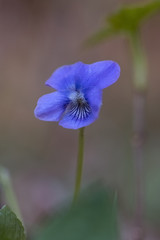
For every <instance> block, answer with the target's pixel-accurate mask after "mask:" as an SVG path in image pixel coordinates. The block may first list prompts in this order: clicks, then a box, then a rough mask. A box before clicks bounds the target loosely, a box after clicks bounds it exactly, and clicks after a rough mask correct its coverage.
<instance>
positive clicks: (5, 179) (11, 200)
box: [0, 166, 23, 222]
mask: <svg viewBox="0 0 160 240" xmlns="http://www.w3.org/2000/svg"><path fill="white" fill-rule="evenodd" d="M0 186H2V191H3V193H4V197H5V202H6V205H8V206H9V207H10V208H11V210H12V211H13V212H14V213H15V214H16V216H17V218H18V219H19V220H21V221H22V215H21V212H20V209H19V205H18V202H17V199H16V196H15V193H14V190H13V187H12V182H11V177H10V174H9V171H8V170H7V169H6V168H4V167H2V166H0ZM22 222H23V221H22Z"/></svg>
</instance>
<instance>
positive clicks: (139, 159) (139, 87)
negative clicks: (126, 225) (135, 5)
mask: <svg viewBox="0 0 160 240" xmlns="http://www.w3.org/2000/svg"><path fill="white" fill-rule="evenodd" d="M130 43H131V49H132V57H133V74H134V76H133V140H132V144H133V161H134V164H135V173H136V183H135V184H136V210H135V215H136V216H135V217H136V224H137V227H138V229H137V230H138V233H137V238H136V240H143V239H144V238H145V229H144V228H145V227H144V205H145V201H144V200H145V197H144V143H145V133H146V129H145V125H146V121H145V119H146V92H147V67H146V58H145V55H144V53H143V48H142V44H141V42H140V34H139V32H138V31H136V32H133V33H132V34H130Z"/></svg>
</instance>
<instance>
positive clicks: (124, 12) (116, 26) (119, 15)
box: [88, 0, 160, 45]
mask: <svg viewBox="0 0 160 240" xmlns="http://www.w3.org/2000/svg"><path fill="white" fill-rule="evenodd" d="M158 10H160V1H158V0H157V1H152V2H148V3H141V4H136V5H135V4H134V5H125V6H124V7H122V8H121V9H119V10H118V11H117V12H116V13H113V14H111V15H110V16H108V17H107V18H106V26H105V27H104V28H103V29H102V30H100V31H99V32H97V33H96V34H95V35H94V36H92V37H91V38H90V39H89V40H88V44H90V45H93V44H96V43H99V42H100V41H102V40H104V39H106V38H108V37H111V36H112V35H114V34H119V33H134V32H135V31H137V30H138V28H139V26H140V24H141V23H142V20H145V19H147V18H149V17H150V16H152V15H153V14H154V13H155V12H156V11H158Z"/></svg>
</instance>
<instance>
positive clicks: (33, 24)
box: [0, 0, 160, 239]
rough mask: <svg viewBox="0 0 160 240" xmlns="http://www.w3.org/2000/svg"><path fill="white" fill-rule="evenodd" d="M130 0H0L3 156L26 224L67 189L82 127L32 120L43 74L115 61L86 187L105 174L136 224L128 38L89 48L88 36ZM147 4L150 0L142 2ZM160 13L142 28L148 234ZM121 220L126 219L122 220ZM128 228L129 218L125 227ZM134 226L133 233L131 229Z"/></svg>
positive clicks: (88, 155) (154, 184)
mask: <svg viewBox="0 0 160 240" xmlns="http://www.w3.org/2000/svg"><path fill="white" fill-rule="evenodd" d="M133 2H134V3H136V2H140V1H131V0H128V1H125V0H121V1H120V0H81V1H79V0H68V1H66V0H46V1H41V0H0V79H1V81H0V109H1V118H0V119H1V120H0V122H1V124H0V136H1V137H0V159H1V164H2V165H3V166H5V167H7V168H8V169H9V170H10V172H11V175H12V178H13V184H14V188H15V191H16V193H17V197H18V201H19V204H20V207H21V210H22V214H23V217H24V221H25V223H26V226H27V227H28V229H30V230H32V225H33V224H35V225H36V224H38V223H39V222H40V221H41V220H42V219H43V218H44V217H45V216H46V215H47V212H48V211H49V209H51V208H52V209H56V208H57V206H58V205H59V204H60V203H62V202H63V201H64V200H65V199H66V198H68V197H70V196H71V194H72V191H73V186H74V176H75V167H76V155H77V134H78V132H77V131H74V130H67V129H63V128H62V127H60V126H58V124H57V123H48V122H42V121H39V120H37V119H35V117H34V114H33V111H34V108H35V105H36V102H37V100H38V98H39V97H40V96H41V95H42V94H45V93H47V92H51V91H52V89H50V88H48V87H46V86H45V85H44V82H45V81H46V80H47V79H48V78H49V76H50V75H51V73H52V72H53V71H54V70H55V69H56V68H57V67H59V66H61V65H64V64H72V63H74V62H77V61H83V62H85V63H92V62H95V61H99V60H105V59H112V60H114V61H117V62H118V63H119V64H120V66H121V77H120V79H119V81H118V82H117V83H116V84H114V85H112V86H111V87H109V88H107V89H105V91H104V95H103V106H102V110H101V113H100V117H99V119H98V121H96V122H95V123H93V124H92V125H91V126H89V127H88V128H87V129H86V142H85V166H84V176H83V185H84V186H85V185H88V184H89V183H91V182H94V181H97V180H102V181H103V182H104V183H105V184H106V186H107V185H109V186H112V187H114V188H115V189H117V190H118V193H119V200H120V215H121V216H122V219H124V220H123V221H122V222H124V225H125V226H126V225H127V226H128V227H127V231H129V230H128V229H131V226H132V217H133V210H134V207H133V206H134V193H135V189H134V175H135V173H134V165H133V162H132V157H131V136H132V84H131V83H132V65H131V55H130V51H129V48H128V42H127V41H126V39H124V38H122V37H115V38H112V39H109V40H108V41H107V42H104V43H102V44H99V45H97V46H95V47H92V48H84V46H83V44H84V41H85V40H86V39H87V38H88V37H89V36H90V35H92V34H93V33H94V32H96V31H97V30H98V29H99V28H100V27H101V26H103V23H104V19H105V16H106V15H107V14H109V13H111V12H113V11H115V10H116V9H117V8H118V7H119V6H121V4H124V3H133ZM143 2H146V1H143ZM159 26H160V14H159V15H156V16H154V17H152V18H151V19H150V20H149V21H148V22H146V23H145V25H144V27H143V29H142V41H143V45H144V48H145V50H146V55H147V57H148V72H149V74H148V79H149V89H148V96H147V104H148V105H147V116H146V117H147V137H148V138H147V142H146V154H145V156H146V157H145V158H146V159H145V160H146V161H145V166H144V172H145V180H146V181H145V193H146V195H145V198H146V219H147V224H148V234H149V235H150V236H152V237H153V235H155V238H154V239H159V238H158V236H159V237H160V232H159V228H158V226H159V224H160V201H159V198H160V157H159V156H160V124H159V123H160V112H159V102H160V94H159V88H160V81H159V78H160V77H159V75H160V69H159V62H160V55H159V49H160V48H159V42H160V30H159ZM122 225H123V224H122ZM122 227H123V226H122ZM126 234H128V233H126ZM156 235H157V238H156Z"/></svg>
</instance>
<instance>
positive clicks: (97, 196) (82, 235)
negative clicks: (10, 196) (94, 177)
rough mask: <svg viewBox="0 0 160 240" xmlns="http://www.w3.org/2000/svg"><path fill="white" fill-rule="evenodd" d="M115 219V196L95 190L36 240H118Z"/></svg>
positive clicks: (83, 197)
mask: <svg viewBox="0 0 160 240" xmlns="http://www.w3.org/2000/svg"><path fill="white" fill-rule="evenodd" d="M116 218H117V210H116V197H115V194H113V193H112V194H111V193H108V192H106V191H105V190H104V189H103V188H100V189H96V190H95V189H94V190H93V191H89V192H88V193H84V194H83V195H82V196H81V197H80V199H79V201H78V203H77V204H76V205H75V206H74V207H72V208H71V209H69V210H67V211H66V210H65V211H64V212H63V213H61V215H59V216H57V218H56V219H52V220H51V221H50V222H49V223H48V224H47V225H46V226H45V228H44V229H42V230H41V231H40V233H39V234H38V236H36V238H35V240H82V239H83V240H107V239H108V240H117V239H119V238H118V237H117V235H118V231H117V222H116Z"/></svg>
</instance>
